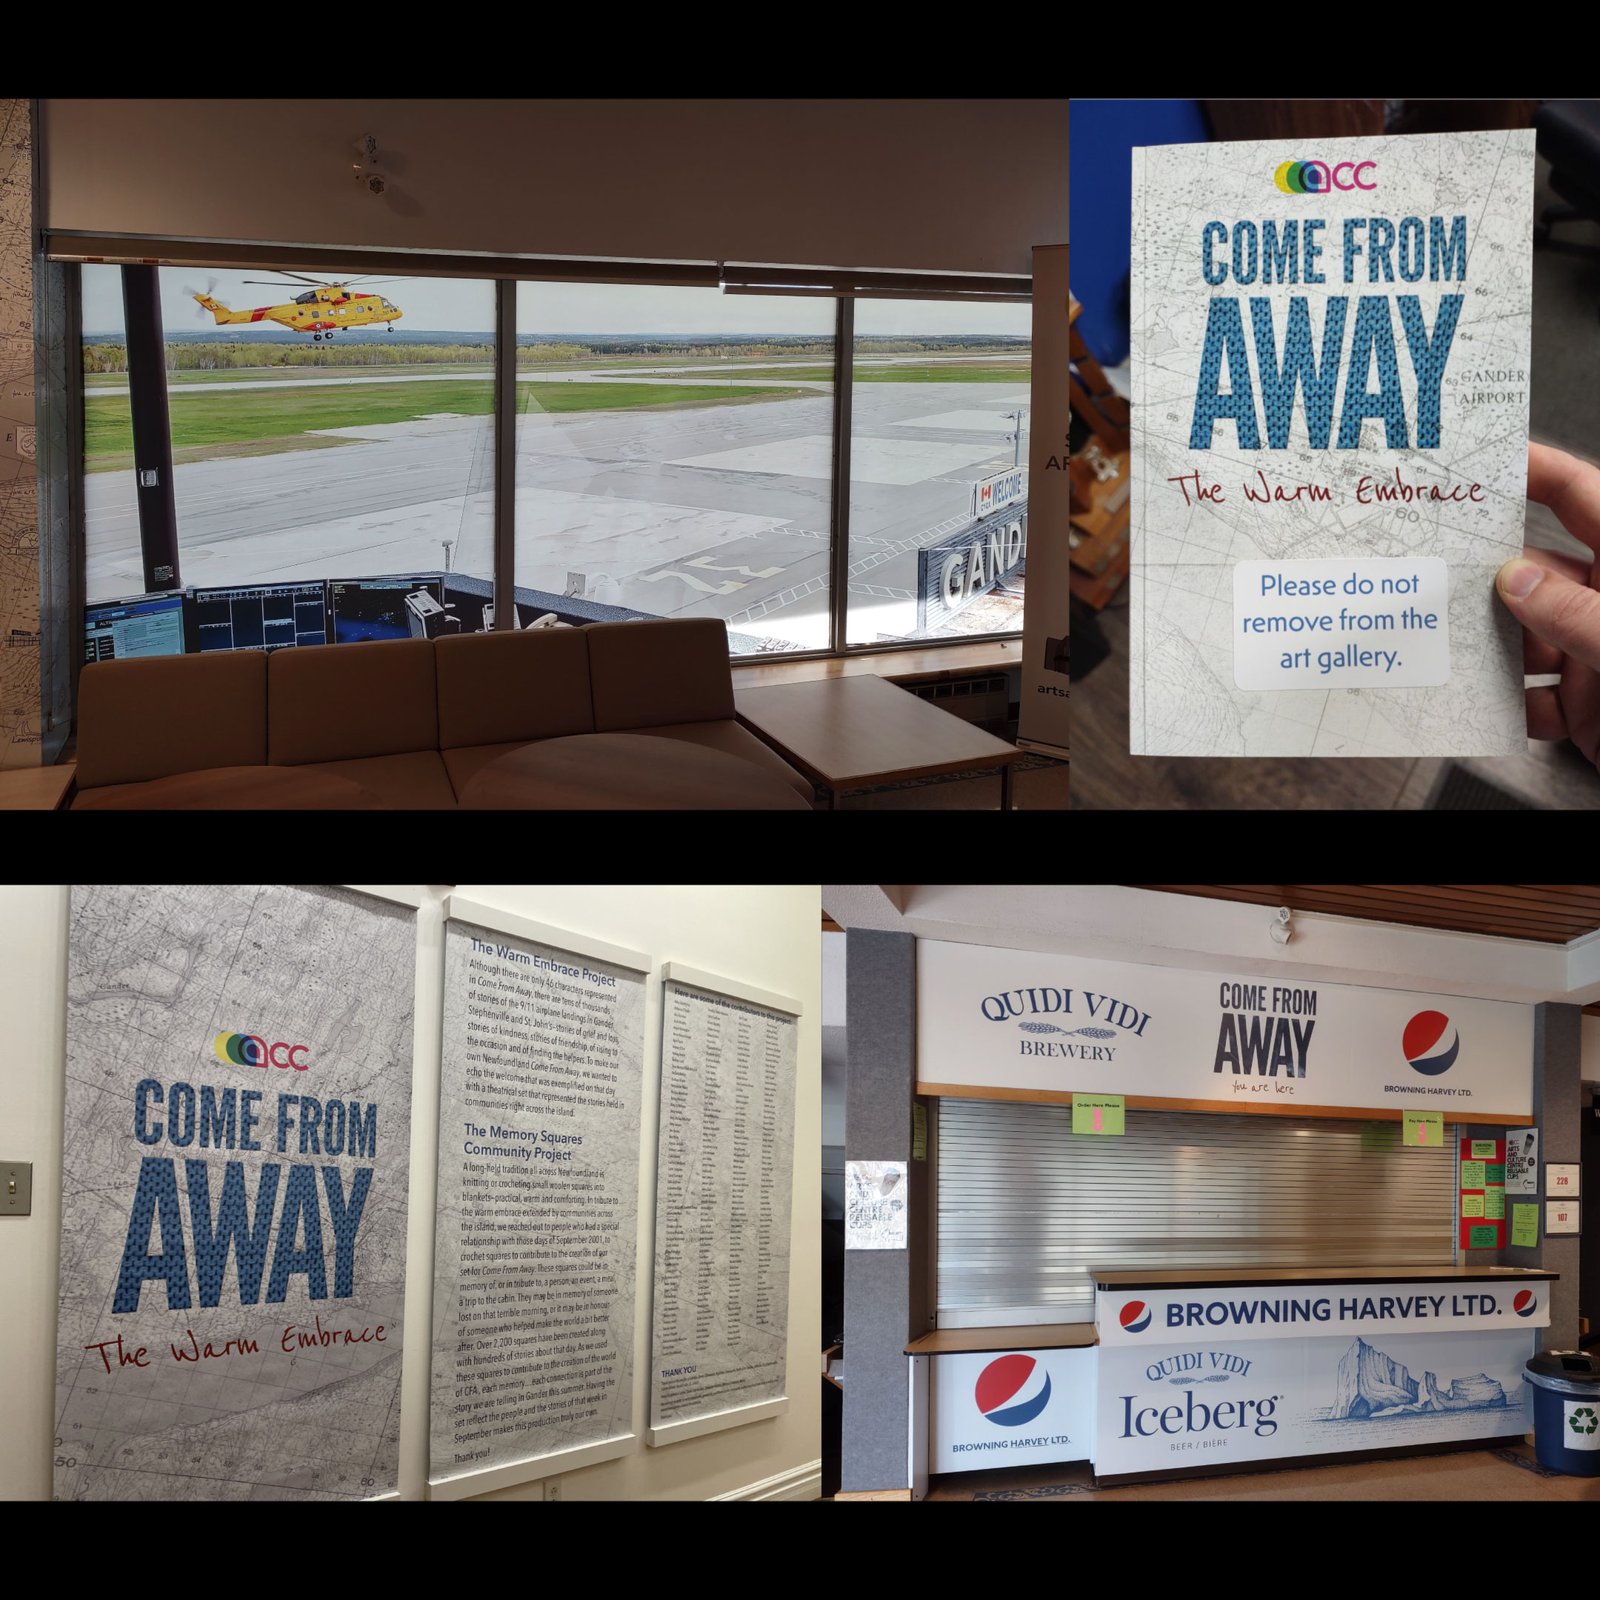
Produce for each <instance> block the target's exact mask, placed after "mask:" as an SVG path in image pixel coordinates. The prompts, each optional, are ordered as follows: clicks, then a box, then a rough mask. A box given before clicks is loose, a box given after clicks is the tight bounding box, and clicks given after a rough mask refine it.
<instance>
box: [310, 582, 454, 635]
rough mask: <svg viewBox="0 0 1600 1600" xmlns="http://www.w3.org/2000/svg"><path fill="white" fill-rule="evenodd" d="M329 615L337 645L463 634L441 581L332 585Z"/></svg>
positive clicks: (329, 596) (329, 598) (329, 587)
mask: <svg viewBox="0 0 1600 1600" xmlns="http://www.w3.org/2000/svg"><path fill="white" fill-rule="evenodd" d="M328 613H329V615H330V616H331V617H332V618H333V642H334V643H335V644H359V643H361V642H363V641H364V640H368V639H436V638H438V637H439V636H440V635H441V634H442V633H456V632H460V631H462V630H461V623H460V620H459V618H458V617H457V616H456V614H455V612H454V611H447V610H446V609H445V603H444V582H443V580H442V579H441V578H439V577H437V576H430V577H415V578H352V579H350V580H349V581H340V580H338V579H335V580H334V581H333V582H331V583H330V584H329V585H328ZM468 631H471V630H468Z"/></svg>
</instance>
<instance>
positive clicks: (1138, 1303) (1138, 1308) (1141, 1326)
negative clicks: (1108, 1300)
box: [1117, 1300, 1150, 1333]
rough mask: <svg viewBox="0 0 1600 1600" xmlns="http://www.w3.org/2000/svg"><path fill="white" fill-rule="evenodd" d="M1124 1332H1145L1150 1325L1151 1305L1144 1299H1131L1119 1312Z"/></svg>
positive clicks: (1118, 1316) (1119, 1319) (1118, 1318)
mask: <svg viewBox="0 0 1600 1600" xmlns="http://www.w3.org/2000/svg"><path fill="white" fill-rule="evenodd" d="M1117 1321H1118V1322H1120V1323H1121V1324H1122V1330H1123V1332H1124V1333H1143V1332H1144V1330H1145V1329H1146V1328H1148V1327H1149V1326H1150V1307H1149V1306H1147V1305H1146V1304H1145V1303H1144V1301H1143V1300H1130V1301H1129V1302H1128V1303H1127V1305H1125V1306H1124V1307H1123V1308H1122V1309H1121V1310H1120V1311H1119V1312H1118V1313H1117Z"/></svg>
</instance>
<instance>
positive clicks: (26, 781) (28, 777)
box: [0, 761, 78, 811]
mask: <svg viewBox="0 0 1600 1600" xmlns="http://www.w3.org/2000/svg"><path fill="white" fill-rule="evenodd" d="M77 766H78V763H77V762H76V761H63V762H60V763H59V764H58V765H56V766H53V767H7V768H6V770H5V771H4V772H0V811H60V810H61V809H62V808H63V806H64V805H65V804H66V799H67V790H68V789H70V788H71V787H72V775H73V773H74V772H75V771H76V770H77Z"/></svg>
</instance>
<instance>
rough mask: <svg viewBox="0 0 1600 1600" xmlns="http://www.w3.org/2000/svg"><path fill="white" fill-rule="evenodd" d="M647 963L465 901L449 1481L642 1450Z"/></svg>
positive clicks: (442, 1199) (437, 1323)
mask: <svg viewBox="0 0 1600 1600" xmlns="http://www.w3.org/2000/svg"><path fill="white" fill-rule="evenodd" d="M480 919H488V921H489V922H490V923H492V926H490V925H487V924H486V922H485V921H484V920H480ZM648 966H649V958H648V957H646V956H643V955H639V954H636V953H635V952H633V951H628V950H622V949H618V948H617V947H616V946H613V945H605V944H601V943H600V942H599V941H596V940H590V939H586V938H582V937H580V936H578V935H573V934H565V933H561V932H560V931H558V930H555V929H546V928H542V927H540V926H539V925H538V924H535V923H530V922H526V921H525V920H523V919H521V918H519V917H515V916H512V915H511V914H509V913H505V912H498V911H493V910H491V909H489V908H487V907H480V906H476V905H471V904H468V903H465V902H463V901H462V900H461V899H460V898H459V897H456V898H454V899H452V901H451V903H450V920H449V922H448V923H447V925H446V931H445V966H444V972H445V990H444V1050H443V1058H442V1070H441V1081H440V1093H439V1200H438V1219H439V1220H438V1243H437V1247H436V1254H435V1266H434V1302H433V1397H432V1410H431V1427H430V1440H431V1442H430V1454H429V1460H430V1465H429V1481H430V1482H432V1483H434V1484H435V1485H438V1484H442V1483H446V1482H448V1481H450V1480H454V1479H458V1478H461V1477H463V1476H464V1475H469V1474H472V1475H476V1474H481V1473H483V1472H486V1471H489V1470H491V1469H494V1468H503V1467H510V1466H512V1465H513V1464H520V1463H524V1462H530V1461H534V1460H536V1459H538V1458H544V1457H558V1458H561V1459H560V1460H558V1461H556V1462H552V1463H551V1467H550V1470H551V1471H555V1472H561V1471H567V1470H570V1468H571V1467H573V1466H575V1465H582V1464H584V1463H583V1462H582V1461H578V1460H574V1459H573V1456H574V1453H578V1452H588V1454H587V1459H589V1460H598V1459H604V1458H605V1456H607V1455H618V1454H621V1453H623V1452H622V1449H620V1448H616V1447H615V1445H616V1442H617V1441H624V1442H625V1441H627V1440H629V1439H631V1438H632V1437H633V1433H634V1428H633V1405H632V1396H633V1321H634V1303H635V1302H634V1291H635V1284H634V1278H635V1273H634V1255H635V1249H636V1245H637V1238H638V1234H637V1227H638V1212H639V1117H640V1089H641V1080H642V1077H643V1068H644V999H645V970H646V969H647V968H648ZM524 1476H526V1477H537V1476H540V1473H539V1472H538V1471H536V1470H535V1471H529V1472H527V1473H525V1474H524ZM479 1487H484V1485H482V1484H480V1485H479Z"/></svg>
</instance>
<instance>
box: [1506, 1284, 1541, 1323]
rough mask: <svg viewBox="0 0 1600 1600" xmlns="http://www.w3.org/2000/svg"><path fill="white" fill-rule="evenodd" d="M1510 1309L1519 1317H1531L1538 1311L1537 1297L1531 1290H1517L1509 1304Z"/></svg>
mask: <svg viewBox="0 0 1600 1600" xmlns="http://www.w3.org/2000/svg"><path fill="white" fill-rule="evenodd" d="M1511 1309H1512V1310H1513V1311H1515V1312H1516V1314H1517V1315H1518V1316H1519V1317H1531V1316H1532V1315H1533V1314H1534V1312H1535V1311H1537V1310H1538V1309H1539V1297H1538V1295H1536V1294H1535V1293H1534V1292H1533V1290H1532V1289H1518V1290H1517V1293H1516V1296H1515V1298H1514V1299H1513V1300H1512V1302H1511Z"/></svg>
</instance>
